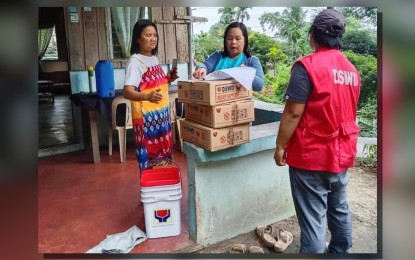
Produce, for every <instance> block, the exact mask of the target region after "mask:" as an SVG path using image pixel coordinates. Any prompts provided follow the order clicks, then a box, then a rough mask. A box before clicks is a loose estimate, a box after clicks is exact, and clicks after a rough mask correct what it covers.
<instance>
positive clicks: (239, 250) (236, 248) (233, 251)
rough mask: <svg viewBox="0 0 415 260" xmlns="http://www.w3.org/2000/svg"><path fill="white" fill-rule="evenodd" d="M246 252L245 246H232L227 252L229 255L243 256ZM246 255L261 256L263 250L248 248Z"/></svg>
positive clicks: (255, 247)
mask: <svg viewBox="0 0 415 260" xmlns="http://www.w3.org/2000/svg"><path fill="white" fill-rule="evenodd" d="M246 251H247V247H246V245H245V244H234V245H233V246H232V247H231V249H230V250H229V253H231V254H244V253H246ZM248 253H251V254H263V253H264V249H262V247H260V246H250V247H249V249H248Z"/></svg>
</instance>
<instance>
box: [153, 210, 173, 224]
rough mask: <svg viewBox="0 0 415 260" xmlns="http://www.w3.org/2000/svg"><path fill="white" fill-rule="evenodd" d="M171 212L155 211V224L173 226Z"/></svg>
mask: <svg viewBox="0 0 415 260" xmlns="http://www.w3.org/2000/svg"><path fill="white" fill-rule="evenodd" d="M170 211H171V210H170V209H156V210H154V219H153V222H154V224H171V223H172V218H171V212H170Z"/></svg>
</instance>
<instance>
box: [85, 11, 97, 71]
mask: <svg viewBox="0 0 415 260" xmlns="http://www.w3.org/2000/svg"><path fill="white" fill-rule="evenodd" d="M81 10H82V13H83V17H84V22H83V24H84V46H85V66H94V67H95V64H96V63H97V62H98V61H99V49H98V46H99V41H98V17H97V8H92V11H87V12H85V11H83V9H81Z"/></svg>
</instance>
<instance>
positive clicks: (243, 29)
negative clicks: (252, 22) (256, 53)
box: [222, 22, 252, 58]
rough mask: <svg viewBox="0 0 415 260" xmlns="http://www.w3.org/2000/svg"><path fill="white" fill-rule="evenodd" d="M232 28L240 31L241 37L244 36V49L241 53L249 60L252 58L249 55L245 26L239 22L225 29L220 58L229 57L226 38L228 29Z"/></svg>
mask: <svg viewBox="0 0 415 260" xmlns="http://www.w3.org/2000/svg"><path fill="white" fill-rule="evenodd" d="M232 28H239V29H241V31H242V35H243V36H244V40H245V41H244V42H245V43H244V49H243V52H244V54H245V56H246V57H247V58H250V57H251V56H252V54H251V50H250V49H249V44H248V30H247V29H246V26H245V24H243V23H240V22H233V23H231V24H229V25H228V26H227V27H226V29H225V33H224V34H223V53H222V56H223V57H226V56H229V51H228V49H227V48H226V36H227V35H228V32H229V30H230V29H232Z"/></svg>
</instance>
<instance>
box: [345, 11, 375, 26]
mask: <svg viewBox="0 0 415 260" xmlns="http://www.w3.org/2000/svg"><path fill="white" fill-rule="evenodd" d="M340 10H341V11H342V13H343V14H344V15H345V16H354V17H356V18H358V19H359V20H363V21H364V22H370V23H371V24H372V25H376V23H377V13H378V9H377V8H376V7H342V8H340Z"/></svg>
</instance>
